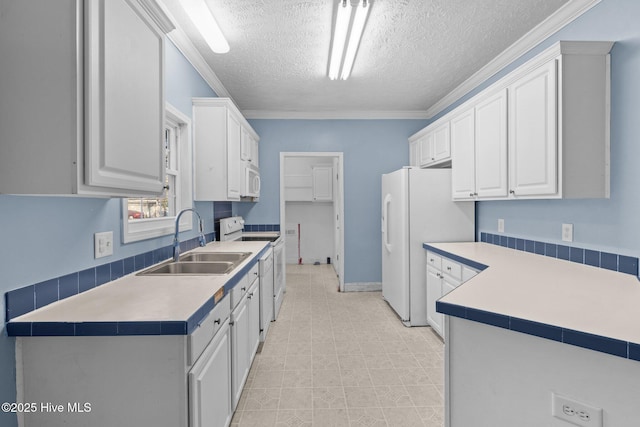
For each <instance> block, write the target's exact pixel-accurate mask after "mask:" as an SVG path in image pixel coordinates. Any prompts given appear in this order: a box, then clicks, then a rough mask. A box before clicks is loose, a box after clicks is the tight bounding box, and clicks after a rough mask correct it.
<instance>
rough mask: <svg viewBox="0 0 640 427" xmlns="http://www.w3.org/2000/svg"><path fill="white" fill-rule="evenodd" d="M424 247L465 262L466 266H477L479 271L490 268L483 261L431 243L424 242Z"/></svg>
mask: <svg viewBox="0 0 640 427" xmlns="http://www.w3.org/2000/svg"><path fill="white" fill-rule="evenodd" d="M422 247H423V248H424V249H426V250H428V251H431V252H435V253H437V254H438V255H442V256H443V257H447V258H449V259H451V260H453V261H457V262H460V263H462V264H464V265H466V266H469V267H471V268H475V269H476V270H478V271H482V270H484V269H485V268H488V266H487V265H484V264H481V263H479V262H476V261H474V260H472V259H467V258H463V257H461V256H459V255H456V254H452V253H451V252H447V251H443V250H442V249H438V248H434V247H433V246H431V245H429V244H427V243H423V244H422Z"/></svg>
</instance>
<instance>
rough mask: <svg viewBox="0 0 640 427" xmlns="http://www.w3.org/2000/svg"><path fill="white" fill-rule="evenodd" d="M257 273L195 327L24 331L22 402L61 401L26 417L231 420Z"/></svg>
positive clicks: (216, 424) (95, 425)
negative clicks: (103, 332) (154, 331)
mask: <svg viewBox="0 0 640 427" xmlns="http://www.w3.org/2000/svg"><path fill="white" fill-rule="evenodd" d="M257 271H258V264H256V265H255V266H254V267H253V268H252V269H251V270H250V271H249V273H247V274H246V275H245V276H244V277H243V278H242V279H241V280H240V283H238V284H236V286H235V287H234V288H232V289H231V292H230V294H229V295H227V296H225V297H224V298H222V299H221V300H220V301H218V303H217V304H216V306H215V307H214V309H213V310H212V311H211V312H210V313H209V314H208V315H207V316H206V317H205V318H204V319H203V320H202V321H201V322H200V324H199V325H198V326H197V328H196V329H195V330H194V331H193V332H192V333H191V334H190V335H129V336H41V337H40V336H38V337H18V338H17V339H16V367H17V368H16V377H17V383H18V384H19V401H21V402H52V403H51V404H52V405H63V407H64V410H63V411H61V410H58V411H57V412H56V413H55V414H53V413H52V412H50V411H47V410H46V409H42V410H41V406H40V403H38V404H37V405H38V406H37V409H38V410H37V411H34V412H25V413H22V414H19V423H20V425H24V426H47V427H63V426H64V427H73V426H75V427H84V426H91V427H113V426H129V425H135V426H154V427H228V426H229V425H230V423H231V418H232V416H233V412H234V410H235V407H236V406H237V403H238V400H239V398H240V395H241V393H242V388H243V386H244V383H245V381H246V378H247V376H248V373H249V369H250V367H251V363H252V361H253V358H254V356H255V354H256V350H257V348H258V343H259V336H260V325H259V316H260V314H259V300H260V289H259V280H258V275H257ZM243 288H244V289H243ZM234 297H235V299H234ZM232 300H233V302H234V303H235V302H237V304H236V307H235V309H234V310H232V309H231V308H232V307H231V305H232ZM85 403H86V404H89V406H88V408H89V409H88V410H86V408H87V406H86V405H85ZM69 405H71V406H69ZM74 405H75V406H74ZM57 407H58V406H56V408H57ZM70 408H71V409H70ZM73 408H76V409H75V410H72V409H73ZM78 408H80V409H82V411H79V410H77V409H78Z"/></svg>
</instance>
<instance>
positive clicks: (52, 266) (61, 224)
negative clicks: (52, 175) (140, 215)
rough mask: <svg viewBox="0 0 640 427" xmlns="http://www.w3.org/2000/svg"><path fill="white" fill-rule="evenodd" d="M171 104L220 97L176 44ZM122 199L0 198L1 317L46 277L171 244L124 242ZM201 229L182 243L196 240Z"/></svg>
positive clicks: (10, 382)
mask: <svg viewBox="0 0 640 427" xmlns="http://www.w3.org/2000/svg"><path fill="white" fill-rule="evenodd" d="M165 52H166V58H165V66H166V78H165V86H166V88H167V90H166V100H167V102H169V103H171V104H173V105H174V106H175V107H176V108H178V109H180V110H181V111H182V112H183V113H184V114H186V115H187V116H189V117H191V97H192V96H216V94H215V93H214V92H213V91H212V90H211V88H210V87H209V86H208V85H207V83H206V82H205V81H204V80H203V79H202V77H200V75H199V74H198V73H197V72H196V71H195V70H194V69H193V67H192V66H191V64H190V63H189V62H188V61H187V60H186V59H185V58H184V56H182V54H181V53H180V52H179V51H178V49H176V47H175V46H173V44H171V42H167V48H166V51H165ZM195 207H196V209H197V210H198V211H199V212H200V214H201V215H203V218H205V223H206V230H205V232H206V233H210V232H213V204H212V203H204V202H201V203H196V205H195ZM121 216H122V213H121V201H120V199H91V198H81V197H36V196H7V195H0V272H1V273H0V295H2V298H1V299H0V301H1V302H0V309H1V311H0V313H2V318H3V319H4V313H5V300H4V293H5V292H7V291H9V290H12V289H17V288H21V287H24V286H27V285H31V284H34V283H37V282H40V281H43V280H46V279H50V278H54V277H58V276H62V275H65V274H68V273H72V272H75V271H80V270H83V269H86V268H90V267H94V266H96V265H100V264H104V263H106V262H111V261H116V260H119V259H122V258H126V257H130V256H132V255H136V254H139V253H144V252H147V251H150V250H153V249H156V248H159V247H162V246H167V245H169V244H171V241H172V237H171V236H167V237H162V238H157V239H150V240H145V241H142V242H137V243H131V244H127V245H124V244H122V243H121V237H122V234H121V221H122V219H121ZM109 230H112V231H113V232H114V233H113V238H114V254H113V256H112V257H109V258H103V259H100V260H95V259H94V258H93V234H94V233H96V232H99V231H109ZM196 235H197V233H196V232H195V231H191V232H185V233H181V235H180V239H181V240H187V239H190V238H192V237H195V236H196ZM15 399H16V389H15V339H14V338H10V337H7V336H6V331H5V328H4V322H3V323H2V331H1V333H0V402H14V401H15ZM15 425H17V421H16V418H15V416H13V415H12V414H5V413H0V426H7V427H10V426H15Z"/></svg>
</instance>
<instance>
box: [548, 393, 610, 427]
mask: <svg viewBox="0 0 640 427" xmlns="http://www.w3.org/2000/svg"><path fill="white" fill-rule="evenodd" d="M551 398H552V402H551V414H552V415H553V416H554V417H555V418H559V419H561V420H564V421H567V422H569V423H571V424H575V425H577V426H582V427H602V408H596V407H594V406H590V405H587V404H586V403H582V402H578V401H576V400H572V399H569V398H568V397H565V396H561V395H559V394H555V393H551Z"/></svg>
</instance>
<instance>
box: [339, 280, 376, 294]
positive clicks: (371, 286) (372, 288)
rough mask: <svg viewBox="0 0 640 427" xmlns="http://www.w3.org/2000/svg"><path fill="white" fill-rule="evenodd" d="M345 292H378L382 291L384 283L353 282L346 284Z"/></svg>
mask: <svg viewBox="0 0 640 427" xmlns="http://www.w3.org/2000/svg"><path fill="white" fill-rule="evenodd" d="M344 291H345V292H376V291H382V282H351V283H345V284H344Z"/></svg>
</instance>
